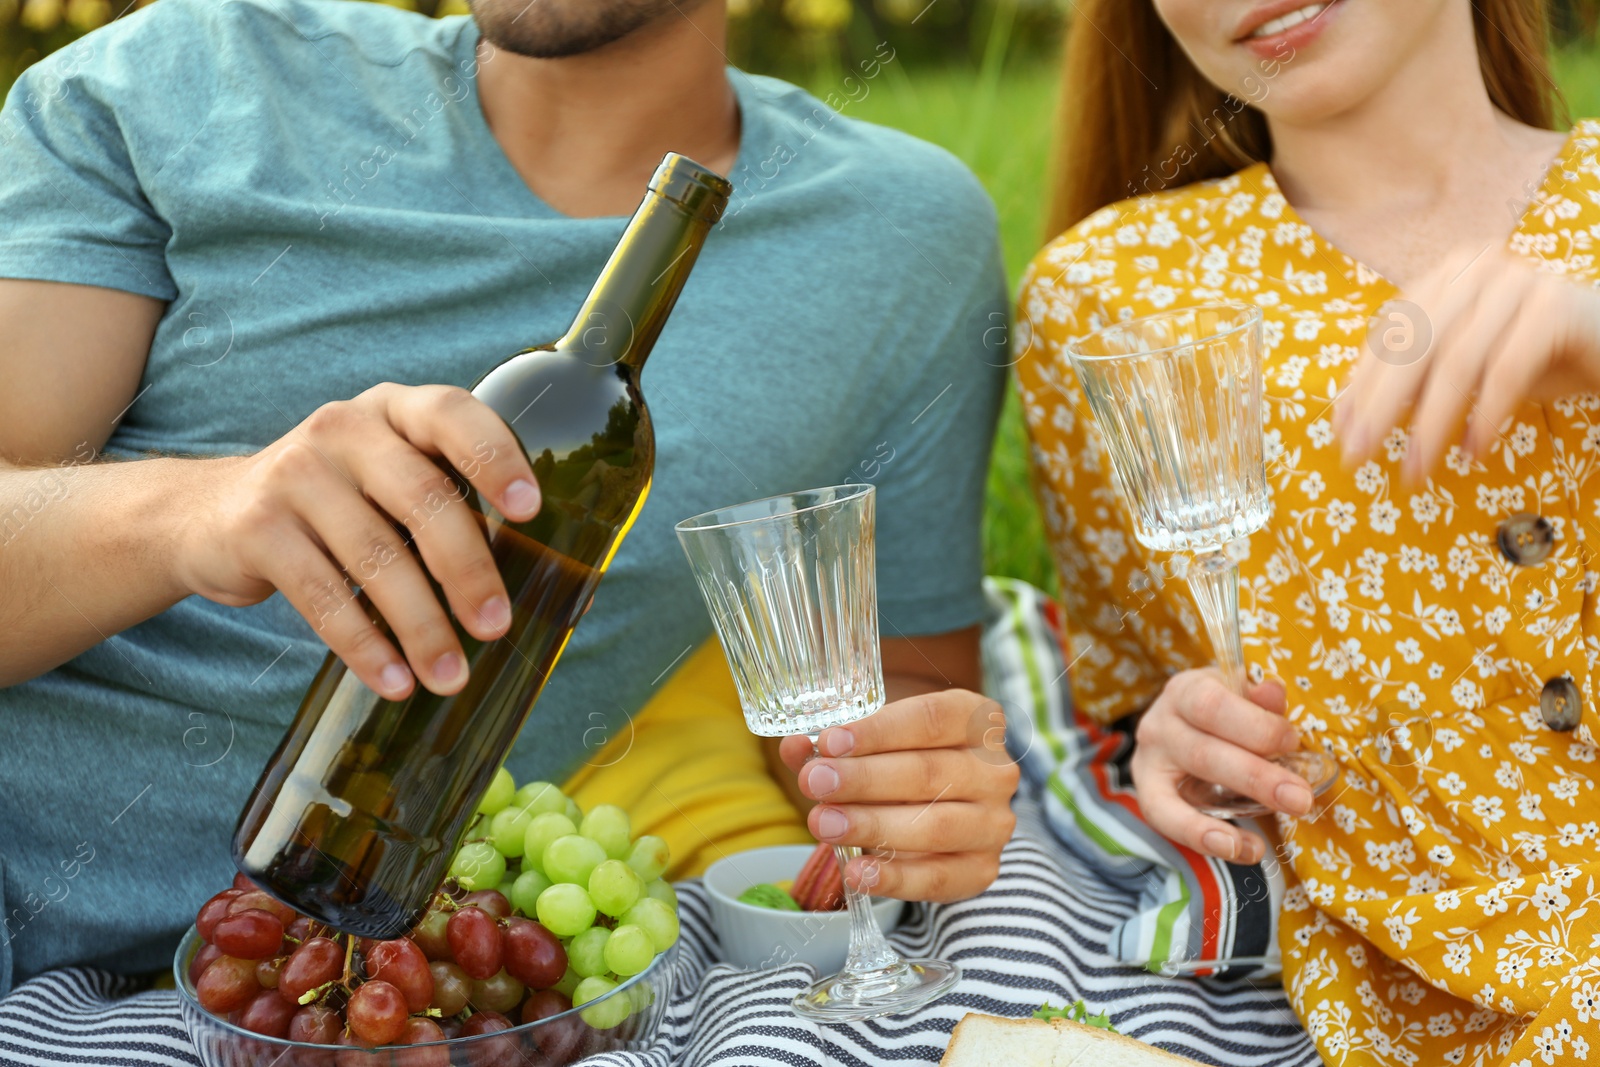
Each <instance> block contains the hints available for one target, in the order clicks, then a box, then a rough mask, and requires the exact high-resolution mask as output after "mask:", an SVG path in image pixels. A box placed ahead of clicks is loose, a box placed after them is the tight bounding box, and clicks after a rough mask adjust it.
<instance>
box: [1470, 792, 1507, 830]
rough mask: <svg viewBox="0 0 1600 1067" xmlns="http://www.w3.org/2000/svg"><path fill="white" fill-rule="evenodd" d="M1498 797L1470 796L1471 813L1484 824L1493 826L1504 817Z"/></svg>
mask: <svg viewBox="0 0 1600 1067" xmlns="http://www.w3.org/2000/svg"><path fill="white" fill-rule="evenodd" d="M1502 809H1503V805H1502V804H1501V802H1500V798H1499V797H1484V796H1478V797H1473V798H1472V814H1474V815H1476V816H1477V817H1478V818H1479V819H1480V820H1482V821H1483V824H1484V825H1485V826H1493V825H1494V824H1495V823H1497V822H1499V821H1500V820H1501V819H1503V818H1505V814H1506V813H1505V811H1504V810H1502Z"/></svg>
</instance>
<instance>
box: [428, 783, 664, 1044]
mask: <svg viewBox="0 0 1600 1067" xmlns="http://www.w3.org/2000/svg"><path fill="white" fill-rule="evenodd" d="M670 859H671V856H670V854H669V852H668V850H667V843H666V842H665V841H663V840H662V839H661V838H659V837H654V836H652V835H650V834H646V835H644V836H642V837H638V838H635V837H634V836H633V827H632V825H631V824H630V823H629V820H628V813H627V812H625V811H623V810H622V809H621V808H619V807H617V806H616V805H614V804H600V805H597V806H596V807H595V808H594V809H593V810H591V811H589V812H588V813H587V814H585V813H584V812H583V811H581V810H579V808H578V805H577V804H576V803H575V802H574V801H573V800H572V799H571V798H570V797H568V796H567V795H566V794H564V793H562V792H561V790H560V789H557V788H556V787H555V786H553V785H551V784H550V783H549V782H529V783H528V784H527V785H525V786H523V787H522V788H521V789H518V788H517V783H516V781H515V780H514V779H513V778H512V776H511V773H510V772H509V771H507V770H506V769H505V768H503V767H502V768H501V769H500V771H499V773H497V774H496V775H495V777H494V781H493V782H491V783H490V785H489V789H488V792H486V793H485V794H484V796H483V799H482V800H481V801H480V802H479V804H478V818H477V820H476V821H474V822H473V824H472V826H471V828H470V829H469V830H468V831H467V837H466V840H465V842H464V843H463V844H462V846H461V848H460V849H459V850H458V851H457V852H456V855H455V859H454V861H453V862H452V863H451V865H450V877H451V878H453V879H454V880H455V881H456V883H457V884H458V885H459V886H460V887H461V888H462V889H465V890H466V891H468V892H469V893H472V892H481V891H483V890H497V891H499V892H500V893H501V894H502V895H503V896H504V897H505V898H506V899H507V900H508V901H510V902H511V907H512V909H513V911H514V912H516V913H519V914H522V915H525V916H527V917H528V918H531V919H537V920H538V921H539V922H540V923H541V924H542V925H543V926H544V927H545V929H547V930H549V931H550V932H551V933H552V934H555V935H556V936H557V937H558V938H560V940H561V943H562V945H563V946H565V948H566V951H567V963H568V969H567V973H566V975H565V977H563V978H562V980H561V981H560V982H559V983H558V984H557V985H556V987H555V988H556V989H558V990H560V991H561V992H562V993H564V994H566V995H567V996H570V997H571V998H572V1003H573V1006H574V1007H580V1008H581V1007H582V1006H583V1005H585V1004H587V1003H589V1002H590V1001H592V1000H595V999H597V998H599V997H602V996H604V995H605V994H607V993H609V992H611V990H613V989H615V988H616V987H617V985H618V984H619V983H621V982H624V981H626V980H627V979H628V978H630V977H632V976H633V975H636V974H638V973H640V972H641V971H643V970H644V969H645V968H646V967H649V966H650V962H651V961H652V960H653V959H655V958H656V956H657V955H659V954H660V953H662V952H665V951H666V950H667V949H668V948H670V947H672V944H673V942H675V941H677V939H678V897H677V894H676V893H674V892H673V890H672V886H671V885H669V884H668V883H667V882H665V881H663V880H662V877H661V875H662V873H663V872H664V871H665V870H666V869H667V864H668V862H669V860H670ZM633 1007H634V1005H633V1004H632V1003H631V1002H630V1001H629V1000H628V998H627V997H612V998H611V999H610V1000H607V1001H603V1002H602V1003H599V1004H596V1005H594V1006H593V1007H591V1008H588V1009H586V1010H584V1011H582V1012H580V1014H581V1015H582V1016H583V1019H584V1021H585V1022H587V1023H588V1024H589V1025H590V1026H593V1027H596V1028H598V1029H610V1028H611V1027H613V1026H617V1025H619V1024H620V1023H622V1021H623V1020H625V1019H626V1018H627V1017H628V1015H629V1013H630V1012H631V1011H632V1010H633ZM591 1016H592V1017H591Z"/></svg>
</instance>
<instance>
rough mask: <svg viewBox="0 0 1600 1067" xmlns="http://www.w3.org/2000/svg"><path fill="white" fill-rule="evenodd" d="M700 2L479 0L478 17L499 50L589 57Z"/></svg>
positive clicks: (487, 37)
mask: <svg viewBox="0 0 1600 1067" xmlns="http://www.w3.org/2000/svg"><path fill="white" fill-rule="evenodd" d="M694 2H697V0H473V3H472V15H473V18H474V19H476V20H477V23H478V30H479V32H480V33H481V34H482V35H483V39H484V40H486V41H488V42H489V43H490V44H492V45H494V47H496V48H498V49H500V50H502V51H506V52H513V53H515V54H517V55H521V56H529V57H531V58H534V59H563V58H566V57H568V56H579V55H584V54H585V53H588V52H594V51H597V50H599V49H601V48H605V47H606V46H608V45H611V44H615V43H616V42H617V41H620V40H622V39H623V38H625V37H629V36H631V35H632V34H634V33H637V32H638V31H639V30H641V29H643V28H645V27H646V26H649V25H650V24H652V23H654V22H656V21H658V20H660V19H662V18H667V17H676V16H679V15H681V14H682V12H683V11H684V10H686V9H687V8H689V7H691V6H693V3H694Z"/></svg>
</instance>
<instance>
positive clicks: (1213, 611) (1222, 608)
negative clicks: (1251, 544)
mask: <svg viewBox="0 0 1600 1067" xmlns="http://www.w3.org/2000/svg"><path fill="white" fill-rule="evenodd" d="M1189 591H1190V592H1191V593H1193V594H1194V600H1195V604H1196V605H1197V606H1198V607H1199V608H1200V617H1201V618H1202V619H1204V620H1205V624H1206V633H1207V634H1208V635H1209V636H1210V637H1211V648H1212V651H1213V653H1214V654H1215V655H1216V657H1217V669H1218V670H1219V671H1221V672H1222V677H1223V680H1224V681H1225V682H1227V684H1228V687H1229V688H1230V689H1232V690H1233V691H1234V692H1235V693H1240V694H1243V693H1244V678H1245V674H1244V643H1243V641H1242V639H1241V638H1240V636H1239V565H1238V564H1237V563H1235V562H1234V561H1233V560H1232V558H1230V557H1229V556H1228V554H1227V552H1225V551H1222V550H1217V551H1213V552H1207V553H1205V554H1203V555H1198V556H1196V557H1195V559H1194V562H1193V564H1192V565H1191V566H1190V567H1189Z"/></svg>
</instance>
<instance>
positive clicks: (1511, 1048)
mask: <svg viewBox="0 0 1600 1067" xmlns="http://www.w3.org/2000/svg"><path fill="white" fill-rule="evenodd" d="M1597 152H1600V123H1595V122H1585V123H1582V124H1580V125H1579V126H1578V127H1577V128H1576V129H1575V130H1574V131H1573V133H1572V135H1571V137H1570V138H1569V140H1568V142H1567V145H1566V147H1565V149H1564V150H1563V152H1562V154H1561V156H1560V158H1559V159H1558V161H1557V162H1556V164H1555V165H1554V166H1553V167H1552V168H1551V170H1550V172H1549V173H1548V174H1547V175H1546V179H1545V183H1544V185H1543V187H1542V188H1541V189H1540V191H1539V192H1538V193H1537V194H1536V195H1535V196H1534V197H1533V199H1532V201H1531V203H1530V204H1529V205H1528V206H1527V209H1526V211H1525V213H1523V214H1522V216H1521V220H1520V223H1519V225H1518V228H1517V231H1516V233H1515V235H1514V236H1513V238H1512V239H1511V249H1512V250H1513V252H1515V253H1518V254H1520V255H1522V256H1525V257H1528V258H1529V259H1530V260H1532V261H1533V262H1534V263H1536V264H1537V266H1538V267H1539V268H1540V269H1544V270H1549V271H1554V272H1558V273H1562V274H1567V275H1570V276H1572V278H1573V279H1574V280H1575V281H1580V282H1582V283H1585V284H1591V285H1595V284H1600V264H1597V263H1596V261H1595V245H1596V240H1597V238H1600V162H1597V158H1596V156H1597ZM1396 293H1397V290H1396V289H1395V287H1394V286H1393V285H1391V284H1390V283H1388V282H1386V281H1385V280H1384V279H1383V278H1382V277H1379V276H1378V275H1377V274H1376V273H1374V272H1373V271H1371V270H1369V269H1368V268H1366V267H1364V266H1362V265H1361V264H1360V263H1357V262H1356V261H1354V260H1352V259H1351V258H1350V257H1348V256H1346V255H1344V254H1343V253H1341V252H1340V251H1339V250H1338V249H1336V248H1334V247H1332V246H1330V245H1329V244H1327V243H1326V242H1325V241H1323V240H1322V239H1321V238H1319V237H1318V236H1317V234H1316V233H1314V232H1313V231H1312V229H1311V227H1309V226H1307V225H1306V224H1305V222H1304V221H1302V220H1301V219H1299V218H1297V217H1296V215H1295V212H1294V209H1293V208H1291V207H1290V206H1289V204H1288V203H1287V202H1286V201H1285V199H1284V197H1283V195H1282V193H1281V192H1280V191H1279V190H1278V188H1277V186H1276V184H1275V183H1274V182H1273V179H1272V174H1271V172H1270V171H1269V169H1268V168H1267V167H1266V166H1265V165H1256V166H1252V167H1249V168H1247V169H1245V170H1243V171H1240V172H1239V173H1237V174H1234V175H1232V176H1231V177H1228V178H1224V179H1220V180H1217V181H1210V182H1203V183H1197V184H1195V185H1191V186H1188V187H1185V188H1181V189H1177V190H1172V191H1168V192H1164V193H1161V194H1158V195H1154V196H1150V197H1144V198H1140V199H1137V200H1130V201H1126V202H1124V203H1120V204H1116V205H1113V206H1111V207H1108V208H1105V209H1103V210H1101V211H1098V212H1096V213H1095V214H1094V215H1091V216H1090V217H1089V218H1087V219H1085V220H1084V221H1083V222H1081V223H1080V224H1078V225H1077V226H1075V227H1074V228H1073V229H1071V230H1069V231H1068V232H1067V233H1066V234H1064V235H1062V236H1061V237H1060V238H1058V239H1056V240H1055V241H1053V242H1051V243H1050V244H1049V245H1048V246H1046V247H1045V248H1044V250H1043V251H1041V252H1040V253H1039V254H1038V256H1037V257H1036V258H1035V259H1034V261H1033V263H1032V264H1031V266H1030V267H1029V269H1028V271H1027V273H1026V274H1025V276H1024V279H1023V284H1022V291H1021V296H1020V305H1019V311H1018V316H1017V318H1018V337H1017V353H1018V357H1019V362H1018V364H1017V371H1018V377H1019V384H1020V390H1021V394H1022V399H1023V404H1024V409H1025V413H1026V418H1027V422H1028V426H1029V432H1030V435H1031V439H1032V451H1033V460H1034V468H1035V477H1036V482H1037V486H1038V489H1039V493H1040V497H1041V503H1042V507H1043V509H1044V513H1045V518H1046V523H1047V527H1048V530H1049V535H1050V538H1051V541H1052V545H1053V549H1054V552H1055V554H1056V557H1057V560H1058V562H1059V565H1060V569H1061V577H1062V590H1063V597H1064V600H1065V606H1066V609H1067V615H1068V624H1069V625H1068V628H1069V639H1070V642H1071V644H1070V647H1069V648H1068V650H1067V651H1068V656H1069V659H1070V660H1071V661H1072V664H1073V665H1072V668H1071V670H1072V685H1073V691H1074V693H1075V695H1076V697H1077V699H1078V701H1079V703H1080V705H1081V706H1082V707H1083V708H1084V709H1085V710H1086V711H1087V712H1088V713H1089V714H1090V715H1092V716H1094V717H1096V718H1099V719H1101V720H1111V719H1114V718H1117V717H1119V716H1122V715H1125V714H1128V713H1130V712H1133V711H1135V710H1136V709H1138V708H1140V707H1142V706H1144V705H1146V704H1148V703H1149V702H1150V701H1151V700H1152V699H1153V698H1154V697H1155V695H1156V694H1157V693H1158V692H1159V690H1160V688H1161V685H1162V683H1163V681H1164V679H1165V678H1166V677H1167V676H1168V675H1170V674H1172V673H1173V672H1175V671H1178V670H1181V669H1184V668H1186V667H1191V666H1195V665H1199V664H1203V663H1205V662H1207V661H1208V660H1209V659H1210V650H1209V648H1208V647H1206V646H1205V644H1204V641H1205V639H1204V637H1203V636H1199V635H1203V633H1204V630H1203V627H1202V625H1201V623H1200V619H1199V616H1198V614H1197V612H1196V611H1195V609H1194V606H1193V604H1192V602H1191V600H1190V599H1189V596H1188V592H1187V589H1186V587H1185V585H1184V583H1183V582H1182V581H1180V580H1177V579H1175V578H1174V571H1173V566H1172V563H1171V561H1170V560H1165V559H1163V558H1161V557H1159V556H1157V555H1156V554H1154V553H1151V552H1149V551H1147V550H1146V549H1144V548H1143V547H1141V546H1140V545H1139V544H1138V543H1137V542H1136V541H1135V540H1134V537H1133V532H1132V525H1131V521H1130V518H1129V515H1128V514H1127V512H1126V510H1125V508H1124V506H1123V504H1122V503H1121V501H1120V499H1119V498H1118V496H1117V493H1116V490H1115V487H1114V485H1113V483H1112V481H1111V477H1110V469H1109V457H1108V456H1107V455H1106V453H1105V451H1104V448H1103V447H1102V445H1101V443H1100V440H1099V437H1098V436H1097V433H1096V430H1095V427H1094V425H1093V423H1092V421H1091V417H1090V415H1089V412H1088V408H1087V406H1086V405H1085V402H1084V398H1083V396H1082V393H1081V391H1080V389H1079V387H1078V384H1077V382H1076V380H1075V379H1074V376H1073V373H1072V370H1071V367H1070V364H1069V361H1068V359H1067V357H1066V354H1065V352H1064V350H1063V345H1064V344H1065V343H1066V342H1067V341H1069V340H1071V339H1072V338H1074V337H1077V336H1081V335H1082V334H1085V333H1087V332H1089V331H1091V330H1094V329H1096V328H1097V327H1099V326H1101V325H1103V324H1105V323H1106V322H1108V321H1111V320H1114V319H1117V318H1125V317H1131V316H1136V315H1144V314H1148V313H1150V312H1154V311H1157V310H1159V309H1162V308H1168V307H1177V306H1184V305H1189V304H1199V303H1206V302H1210V301H1218V300H1237V301H1247V302H1250V303H1253V304H1255V305H1257V306H1259V307H1260V308H1261V309H1262V311H1263V313H1264V315H1265V330H1264V334H1265V342H1266V345H1265V375H1266V380H1265V386H1266V413H1265V419H1266V422H1265V426H1266V445H1267V460H1268V479H1269V482H1270V484H1271V487H1272V492H1273V498H1274V513H1273V517H1272V519H1271V521H1270V522H1269V523H1268V525H1267V527H1266V528H1265V529H1263V530H1262V531H1260V532H1259V533H1257V534H1256V535H1255V536H1253V537H1252V538H1250V539H1249V540H1248V541H1247V542H1242V543H1240V544H1238V545H1236V546H1235V549H1236V554H1237V555H1238V556H1239V557H1240V558H1241V564H1240V566H1241V571H1242V573H1241V578H1240V601H1241V616H1242V620H1243V628H1244V639H1245V653H1246V658H1247V659H1248V660H1249V661H1250V663H1251V670H1252V673H1253V674H1254V675H1255V676H1256V677H1258V678H1259V677H1261V676H1262V675H1264V674H1267V675H1275V676H1277V677H1279V678H1282V679H1283V680H1284V681H1285V683H1286V686H1287V689H1288V693H1289V715H1290V717H1291V718H1292V719H1293V720H1294V721H1295V722H1296V723H1297V724H1298V725H1299V726H1300V728H1301V730H1302V732H1303V733H1304V735H1305V736H1306V738H1307V742H1306V743H1307V744H1311V745H1319V746H1322V747H1324V748H1325V749H1326V750H1327V751H1329V752H1330V753H1332V754H1333V755H1334V756H1335V757H1336V758H1337V759H1338V760H1339V761H1340V763H1341V765H1342V768H1343V777H1342V779H1341V781H1340V782H1339V784H1338V785H1337V786H1336V787H1335V788H1334V789H1333V790H1332V791H1330V792H1329V793H1328V794H1327V795H1326V796H1325V797H1324V798H1323V802H1322V804H1321V806H1320V807H1319V809H1318V810H1317V811H1316V812H1315V813H1314V814H1313V815H1312V816H1310V817H1308V818H1306V819H1303V820H1288V819H1280V820H1279V824H1278V831H1279V833H1280V834H1281V841H1280V843H1279V845H1280V847H1279V848H1278V849H1277V852H1276V855H1277V856H1279V857H1281V859H1282V861H1283V862H1284V864H1285V865H1286V866H1287V868H1288V870H1287V872H1286V875H1287V879H1288V885H1289V887H1290V888H1289V891H1288V892H1287V894H1286V895H1285V898H1284V901H1283V916H1282V927H1281V933H1280V942H1281V946H1282V949H1283V958H1284V984H1285V987H1286V988H1287V990H1288V993H1289V997H1290V1000H1291V1001H1292V1003H1293V1005H1294V1008H1295V1011H1296V1012H1297V1013H1298V1014H1299V1016H1300V1019H1301V1020H1302V1022H1303V1023H1304V1024H1305V1026H1306V1028H1307V1030H1308V1031H1309V1032H1310V1034H1311V1036H1312V1038H1313V1039H1314V1040H1315V1042H1316V1044H1317V1047H1318V1049H1319V1050H1320V1052H1321V1054H1322V1056H1323V1058H1324V1059H1325V1060H1326V1061H1327V1062H1329V1063H1333V1064H1422V1065H1428V1067H1433V1065H1437V1064H1474V1065H1489V1064H1495V1065H1499V1064H1505V1065H1534V1064H1553V1063H1580V1062H1584V1061H1588V1060H1590V1059H1591V1056H1592V1057H1593V1059H1592V1062H1600V887H1597V884H1596V881H1597V875H1600V821H1597V820H1600V811H1597V803H1596V793H1595V776H1596V772H1597V768H1596V763H1595V757H1596V746H1595V737H1594V733H1593V732H1592V731H1593V730H1594V729H1595V728H1596V725H1597V720H1596V716H1597V714H1600V712H1597V710H1596V708H1595V705H1594V700H1595V686H1596V684H1597V677H1596V657H1597V655H1600V602H1597V597H1596V584H1597V578H1600V574H1597V571H1600V566H1597V564H1596V562H1595V559H1594V552H1593V551H1592V550H1591V548H1590V547H1589V545H1590V543H1591V542H1589V541H1588V540H1587V538H1588V537H1591V536H1594V535H1595V534H1596V532H1597V531H1600V526H1597V521H1600V397H1596V396H1591V395H1582V396H1571V397H1567V398H1564V399H1561V400H1559V401H1556V402H1555V403H1552V404H1549V405H1540V404H1534V403H1524V404H1522V405H1521V406H1520V407H1519V408H1518V409H1517V410H1516V412H1515V413H1514V414H1513V416H1512V417H1511V418H1510V419H1509V420H1508V422H1507V424H1506V425H1505V426H1504V427H1503V429H1502V433H1501V434H1500V437H1499V440H1498V441H1496V442H1495V444H1494V446H1493V447H1492V448H1491V449H1490V450H1488V452H1487V454H1485V455H1483V456H1482V457H1481V458H1479V459H1478V460H1476V461H1468V460H1466V459H1465V458H1464V457H1463V455H1462V454H1461V453H1460V451H1459V450H1456V449H1452V450H1451V452H1450V454H1449V455H1448V457H1447V459H1446V461H1445V464H1444V466H1443V468H1441V469H1440V470H1439V471H1437V472H1435V473H1434V474H1433V475H1432V477H1431V478H1429V479H1428V480H1427V481H1426V482H1425V483H1424V484H1419V485H1416V486H1412V487H1407V486H1405V485H1403V484H1402V482H1401V480H1400V476H1399V472H1400V461H1401V458H1402V457H1403V456H1404V455H1405V452H1406V448H1407V436H1406V432H1405V430H1404V429H1403V428H1399V427H1397V428H1395V429H1394V430H1393V431H1392V432H1390V433H1389V435H1388V437H1387V439H1386V440H1385V441H1384V442H1383V444H1382V447H1381V449H1380V452H1379V454H1378V455H1377V456H1376V457H1375V458H1374V459H1373V460H1372V461H1370V462H1367V463H1365V464H1363V465H1362V466H1360V467H1358V468H1356V469H1353V470H1350V469H1346V468H1345V467H1344V466H1343V465H1342V464H1341V463H1340V459H1339V446H1338V443H1337V442H1335V440H1334V434H1333V429H1332V425H1331V415H1332V402H1333V399H1334V396H1335V394H1336V393H1337V391H1338V389H1339V387H1340V385H1341V383H1342V382H1343V380H1344V378H1345V376H1346V375H1347V374H1348V372H1349V370H1350V368H1351V366H1352V365H1353V364H1354V363H1355V362H1356V360H1357V357H1358V356H1359V354H1360V353H1361V351H1362V346H1363V345H1364V344H1365V342H1366V334H1367V324H1368V320H1369V318H1370V317H1372V316H1373V315H1374V314H1375V313H1376V312H1378V310H1379V308H1380V306H1381V305H1382V304H1383V303H1384V302H1385V301H1386V300H1388V299H1390V298H1391V297H1394V296H1395V295H1396Z"/></svg>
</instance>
